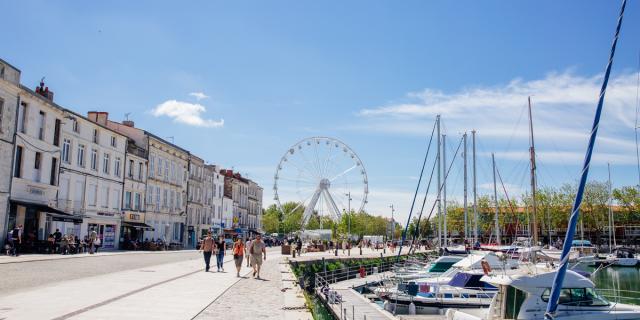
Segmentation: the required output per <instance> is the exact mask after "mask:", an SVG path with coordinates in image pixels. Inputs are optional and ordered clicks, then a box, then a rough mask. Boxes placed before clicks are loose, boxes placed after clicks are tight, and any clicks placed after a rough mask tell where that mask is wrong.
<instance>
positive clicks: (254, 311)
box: [196, 256, 285, 320]
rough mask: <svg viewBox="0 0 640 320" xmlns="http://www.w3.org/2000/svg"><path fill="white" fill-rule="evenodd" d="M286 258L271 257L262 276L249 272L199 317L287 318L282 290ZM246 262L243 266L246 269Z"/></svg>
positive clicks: (266, 262) (264, 267) (264, 266)
mask: <svg viewBox="0 0 640 320" xmlns="http://www.w3.org/2000/svg"><path fill="white" fill-rule="evenodd" d="M280 263H284V262H283V259H281V258H280V257H278V258H275V257H274V258H271V259H270V258H269V256H267V260H266V261H265V263H264V265H263V269H262V271H261V272H260V273H261V274H260V276H261V277H262V278H263V279H262V280H258V279H254V278H253V277H252V275H251V272H249V273H248V274H247V275H246V276H245V277H244V278H243V279H241V280H240V281H238V283H236V284H235V285H233V286H232V287H231V288H229V289H228V290H227V291H226V292H225V293H224V294H222V295H221V296H220V297H218V298H217V299H216V300H215V301H214V302H213V303H212V304H210V305H209V306H208V307H207V308H206V309H205V310H203V311H202V313H200V314H199V315H198V317H196V319H201V320H202V319H214V318H216V319H274V320H275V319H284V318H285V315H284V311H283V310H282V307H283V306H284V296H283V294H282V293H281V292H280V290H281V283H282V275H281V272H280V266H279V264H280ZM244 267H246V265H244V266H243V270H246V269H244Z"/></svg>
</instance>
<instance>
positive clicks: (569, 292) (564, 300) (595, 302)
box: [541, 288, 609, 306]
mask: <svg viewBox="0 0 640 320" xmlns="http://www.w3.org/2000/svg"><path fill="white" fill-rule="evenodd" d="M550 292H551V290H550V289H548V288H547V289H546V290H544V292H543V293H542V296H541V298H542V301H544V302H548V301H549V293H550ZM558 302H559V303H560V304H565V305H572V306H608V305H609V302H608V301H607V300H606V299H605V298H603V297H601V296H600V295H599V294H598V293H596V292H595V291H594V290H593V288H571V289H567V288H563V289H562V290H560V298H559V299H558Z"/></svg>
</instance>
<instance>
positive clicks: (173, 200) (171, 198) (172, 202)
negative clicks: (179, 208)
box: [169, 190, 176, 210]
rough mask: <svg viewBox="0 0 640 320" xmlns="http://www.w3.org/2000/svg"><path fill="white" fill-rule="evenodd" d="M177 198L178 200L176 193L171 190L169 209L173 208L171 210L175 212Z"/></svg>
mask: <svg viewBox="0 0 640 320" xmlns="http://www.w3.org/2000/svg"><path fill="white" fill-rule="evenodd" d="M175 198H176V192H175V191H173V190H171V197H170V198H169V208H171V210H173V209H174V208H175V207H174V206H173V205H174V203H175Z"/></svg>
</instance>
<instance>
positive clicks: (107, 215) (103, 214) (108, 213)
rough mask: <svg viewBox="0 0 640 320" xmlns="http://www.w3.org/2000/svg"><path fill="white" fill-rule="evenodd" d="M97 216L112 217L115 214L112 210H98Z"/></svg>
mask: <svg viewBox="0 0 640 320" xmlns="http://www.w3.org/2000/svg"><path fill="white" fill-rule="evenodd" d="M98 215H99V216H105V217H113V216H114V215H115V214H114V213H113V212H98Z"/></svg>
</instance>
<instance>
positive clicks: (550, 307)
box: [545, 0, 627, 319]
mask: <svg viewBox="0 0 640 320" xmlns="http://www.w3.org/2000/svg"><path fill="white" fill-rule="evenodd" d="M626 5H627V0H623V1H622V8H621V9H620V16H619V17H618V26H617V27H616V33H615V37H614V38H613V44H612V45H611V53H610V54H609V63H608V64H607V68H606V71H605V73H604V81H603V83H602V88H600V98H599V100H598V107H597V109H596V115H595V118H594V119H593V127H592V128H591V137H590V138H589V146H588V147H587V153H586V155H585V157H584V166H583V167H582V177H581V178H580V184H579V185H578V193H577V194H576V199H575V202H574V203H573V209H572V210H571V217H570V218H569V227H568V228H567V234H566V236H565V242H564V245H563V246H562V256H561V257H560V268H559V269H558V272H557V273H556V276H555V279H554V280H553V287H551V296H550V297H549V303H548V304H547V311H546V313H545V319H553V315H554V313H555V312H556V310H557V309H558V299H559V297H560V289H561V288H562V284H563V282H564V277H565V275H566V273H567V267H568V265H569V251H570V250H571V244H572V242H573V236H574V233H575V230H576V225H577V224H578V218H579V217H580V205H581V203H582V196H583V194H584V189H585V186H586V184H587V176H588V175H589V166H590V164H591V154H592V153H593V147H594V144H595V142H596V137H597V135H598V126H599V124H600V115H601V114H602V107H603V104H604V95H605V93H606V91H607V84H608V83H609V74H610V73H611V66H612V65H613V56H614V54H615V52H616V44H617V43H618V36H619V35H620V27H621V26H622V16H623V15H624V9H625V7H626Z"/></svg>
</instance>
